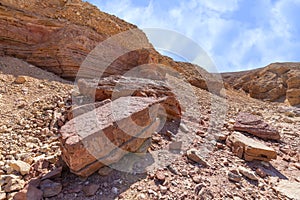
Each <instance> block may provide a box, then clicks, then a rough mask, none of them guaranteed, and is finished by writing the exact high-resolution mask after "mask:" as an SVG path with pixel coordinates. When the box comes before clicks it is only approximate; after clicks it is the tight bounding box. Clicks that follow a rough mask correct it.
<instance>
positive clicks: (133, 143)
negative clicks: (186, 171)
mask: <svg viewBox="0 0 300 200" xmlns="http://www.w3.org/2000/svg"><path fill="white" fill-rule="evenodd" d="M163 101H164V99H159V100H157V99H154V98H144V97H121V98H119V99H117V100H115V101H112V102H111V103H107V104H104V105H103V106H100V107H98V108H96V109H95V110H94V111H91V112H88V113H85V114H82V115H80V116H78V117H76V118H74V119H72V120H71V121H69V122H68V123H67V124H65V125H64V126H63V127H62V129H61V131H60V133H61V135H62V154H63V159H64V160H65V161H66V163H67V165H68V166H69V167H70V169H71V171H72V172H73V173H75V174H77V175H80V176H89V175H91V174H92V173H94V172H95V171H97V170H98V169H99V168H101V167H102V166H104V165H109V164H112V163H115V162H117V161H119V160H120V159H121V158H122V157H123V156H124V155H125V154H126V153H128V152H135V151H137V150H138V149H139V147H140V146H141V145H142V144H143V143H144V141H145V140H146V139H147V138H149V137H151V134H152V133H154V131H155V130H156V128H157V127H158V125H159V121H157V119H156V117H157V116H158V112H159V103H162V102H163Z"/></svg>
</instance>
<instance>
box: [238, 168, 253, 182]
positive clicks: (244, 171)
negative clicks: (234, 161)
mask: <svg viewBox="0 0 300 200" xmlns="http://www.w3.org/2000/svg"><path fill="white" fill-rule="evenodd" d="M239 172H240V173H241V174H243V175H244V176H246V177H247V178H249V179H251V180H254V181H257V180H258V178H257V177H256V176H255V174H254V173H253V172H252V171H250V170H248V169H246V168H245V167H239Z"/></svg>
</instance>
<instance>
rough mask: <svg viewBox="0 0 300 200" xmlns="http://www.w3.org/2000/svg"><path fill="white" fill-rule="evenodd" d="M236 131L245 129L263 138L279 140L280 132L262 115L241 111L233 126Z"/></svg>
mask: <svg viewBox="0 0 300 200" xmlns="http://www.w3.org/2000/svg"><path fill="white" fill-rule="evenodd" d="M233 128H234V130H236V131H244V132H247V133H250V134H252V135H255V136H257V137H259V138H262V139H271V140H279V139H280V134H279V132H278V131H277V130H276V129H275V128H273V127H271V126H270V125H269V124H267V123H265V122H264V121H263V120H262V119H261V118H260V117H258V116H256V115H252V114H250V113H239V115H238V116H237V118H236V121H235V124H234V126H233Z"/></svg>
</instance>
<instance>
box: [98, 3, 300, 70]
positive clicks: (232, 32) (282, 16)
mask: <svg viewBox="0 0 300 200" xmlns="http://www.w3.org/2000/svg"><path fill="white" fill-rule="evenodd" d="M99 4H100V2H99ZM101 4H102V5H101V6H100V9H101V8H102V10H104V11H106V12H109V13H112V14H115V15H117V16H119V17H120V18H123V19H125V20H127V21H129V22H131V23H134V24H136V25H138V26H139V27H140V28H147V27H155V28H166V29H170V30H175V31H178V32H180V33H182V34H184V35H186V36H187V37H190V38H191V39H193V40H195V41H196V42H197V43H198V44H199V45H200V46H201V47H202V48H203V49H204V50H205V51H207V52H208V54H209V55H210V56H211V57H212V58H213V60H214V61H215V62H216V64H217V66H218V67H219V69H220V70H222V71H228V70H231V71H235V70H241V69H249V68H255V67H262V66H265V65H267V64H269V63H271V62H276V61H293V60H294V61H295V60H296V59H298V60H299V55H297V52H298V50H299V48H300V42H299V35H300V28H299V27H300V26H299V25H298V24H299V21H300V15H299V10H300V0H278V1H275V2H274V1H272V0H265V1H259V0H255V1H254V2H253V3H252V4H251V3H250V1H247V0H227V1H219V0H210V1H203V0H188V1H184V2H183V1H179V0H177V1H176V0H174V1H172V2H168V3H166V2H165V1H164V2H161V1H158V0H151V1H149V3H148V4H147V5H137V4H135V3H134V1H133V0H125V1H117V0H111V1H107V2H106V3H105V5H103V3H101ZM162 4H163V5H162ZM244 4H245V5H244ZM248 4H249V5H248Z"/></svg>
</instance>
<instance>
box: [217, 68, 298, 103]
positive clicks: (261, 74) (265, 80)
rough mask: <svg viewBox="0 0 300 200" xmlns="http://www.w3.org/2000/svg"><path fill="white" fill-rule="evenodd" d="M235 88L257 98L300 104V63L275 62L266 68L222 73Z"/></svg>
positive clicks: (226, 80)
mask: <svg viewBox="0 0 300 200" xmlns="http://www.w3.org/2000/svg"><path fill="white" fill-rule="evenodd" d="M222 76H223V79H224V81H225V82H227V83H228V84H229V85H231V86H232V87H233V88H235V89H242V90H243V91H245V92H246V93H249V95H250V96H251V97H253V98H256V99H262V100H267V101H286V102H287V103H289V104H290V105H298V104H300V63H273V64H270V65H268V66H266V67H264V68H260V69H256V70H250V71H244V72H234V73H224V74H222Z"/></svg>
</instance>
